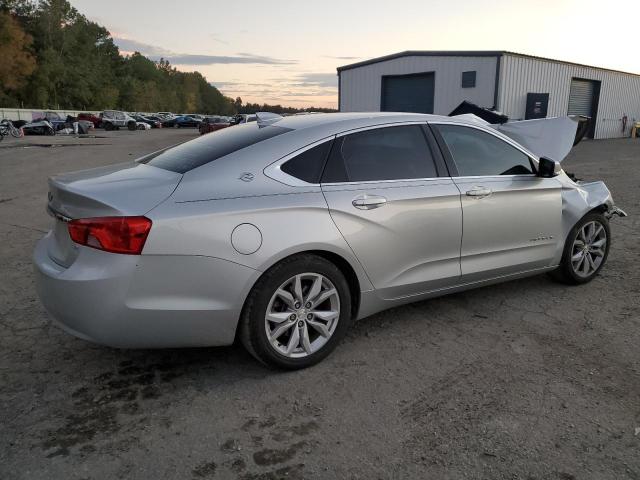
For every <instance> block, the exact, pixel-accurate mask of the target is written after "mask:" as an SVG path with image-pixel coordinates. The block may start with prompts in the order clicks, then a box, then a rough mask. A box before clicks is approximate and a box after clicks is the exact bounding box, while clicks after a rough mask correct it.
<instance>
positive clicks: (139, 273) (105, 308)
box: [34, 234, 260, 348]
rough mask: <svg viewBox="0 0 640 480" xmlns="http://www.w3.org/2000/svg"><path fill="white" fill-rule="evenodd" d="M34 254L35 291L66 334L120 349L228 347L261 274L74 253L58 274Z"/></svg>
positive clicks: (171, 260)
mask: <svg viewBox="0 0 640 480" xmlns="http://www.w3.org/2000/svg"><path fill="white" fill-rule="evenodd" d="M50 235H51V234H49V235H47V236H46V237H45V238H43V239H42V240H41V241H40V242H39V243H38V245H37V246H36V250H35V252H34V266H35V273H36V288H37V292H38V295H39V297H40V300H41V301H42V304H43V305H44V307H45V308H46V310H47V311H48V312H49V314H50V315H51V316H52V317H53V318H54V320H55V322H56V323H57V324H58V325H59V326H60V327H62V328H63V329H64V330H66V331H68V332H69V333H71V334H73V335H75V336H77V337H80V338H83V339H85V340H89V341H92V342H95V343H99V344H103V345H108V346H112V347H120V348H165V347H198V346H217V345H229V344H231V343H232V342H233V340H234V337H235V331H236V327H237V323H238V318H239V316H240V311H241V309H242V304H243V302H244V298H245V297H246V295H247V293H248V291H249V289H250V288H251V286H252V285H253V283H254V282H255V280H257V278H258V276H259V274H260V272H258V271H256V270H253V269H251V268H249V267H245V266H242V265H238V264H236V263H233V262H228V261H226V260H221V259H217V258H211V257H198V256H180V255H140V256H135V255H117V254H111V253H106V252H102V251H99V250H95V249H92V248H87V247H80V249H79V254H78V257H77V258H76V260H75V261H74V262H73V264H72V265H71V266H70V267H68V268H64V267H62V266H60V265H58V264H57V263H55V262H54V261H53V260H51V258H50V257H49V255H48V253H47V244H48V242H50V241H52V239H51V236H50Z"/></svg>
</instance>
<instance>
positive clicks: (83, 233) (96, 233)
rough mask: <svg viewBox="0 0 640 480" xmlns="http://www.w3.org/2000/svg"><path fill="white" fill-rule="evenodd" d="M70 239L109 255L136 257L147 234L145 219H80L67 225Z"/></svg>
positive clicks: (147, 224) (149, 223)
mask: <svg viewBox="0 0 640 480" xmlns="http://www.w3.org/2000/svg"><path fill="white" fill-rule="evenodd" d="M68 227H69V236H71V239H72V240H73V241H74V242H76V243H79V244H80V245H85V246H87V247H92V248H97V249H98V250H104V251H106V252H112V253H125V254H129V255H140V253H141V252H142V248H143V247H144V242H145V241H146V240H147V235H149V230H151V220H149V219H148V218H147V217H98V218H80V219H78V220H71V221H70V222H69V223H68Z"/></svg>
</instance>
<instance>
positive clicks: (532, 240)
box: [529, 235, 553, 242]
mask: <svg viewBox="0 0 640 480" xmlns="http://www.w3.org/2000/svg"><path fill="white" fill-rule="evenodd" d="M543 240H553V236H552V235H549V236H545V235H539V236H537V237H536V238H532V239H531V240H529V241H530V242H542V241H543Z"/></svg>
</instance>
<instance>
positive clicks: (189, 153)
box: [140, 123, 291, 173]
mask: <svg viewBox="0 0 640 480" xmlns="http://www.w3.org/2000/svg"><path fill="white" fill-rule="evenodd" d="M290 131H291V129H290V128H283V127H276V126H273V125H271V126H262V127H260V126H258V124H257V123H247V124H244V125H237V126H234V127H230V128H224V129H222V130H218V131H217V132H212V133H208V134H206V135H203V136H202V137H200V138H196V139H195V140H191V141H190V142H185V143H182V144H180V145H176V146H175V147H171V148H169V149H168V150H164V151H162V152H160V153H158V154H157V155H152V156H150V157H148V158H145V159H144V160H142V161H141V162H140V163H146V164H149V165H153V166H154V167H158V168H163V169H165V170H170V171H172V172H176V173H186V172H188V171H189V170H193V169H194V168H197V167H200V166H202V165H204V164H205V163H209V162H213V161H214V160H217V159H218V158H221V157H224V156H225V155H229V154H230V153H233V152H236V151H238V150H241V149H243V148H245V147H248V146H250V145H253V144H255V143H258V142H262V141H263V140H267V139H269V138H273V137H276V136H278V135H282V134H283V133H287V132H290Z"/></svg>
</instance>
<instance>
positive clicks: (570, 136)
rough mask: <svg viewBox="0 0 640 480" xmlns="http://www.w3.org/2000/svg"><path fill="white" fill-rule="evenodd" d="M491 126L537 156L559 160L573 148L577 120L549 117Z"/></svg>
mask: <svg viewBox="0 0 640 480" xmlns="http://www.w3.org/2000/svg"><path fill="white" fill-rule="evenodd" d="M491 126H492V127H493V128H495V129H496V130H498V131H499V132H502V133H504V134H505V135H506V136H508V137H509V138H512V139H513V140H515V141H516V142H518V143H519V144H520V145H522V146H523V147H525V148H526V149H528V150H529V151H531V152H532V153H535V154H536V155H538V157H547V158H550V159H551V160H555V161H556V162H561V161H562V160H564V159H565V158H566V157H567V155H569V152H570V151H571V149H572V148H573V142H574V140H575V138H576V130H577V129H578V122H576V121H575V120H574V119H572V118H571V117H551V118H539V119H535V120H522V121H520V122H507V123H503V124H501V125H491Z"/></svg>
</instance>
